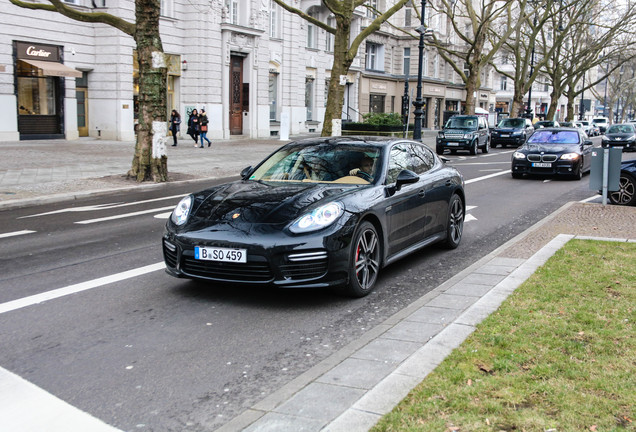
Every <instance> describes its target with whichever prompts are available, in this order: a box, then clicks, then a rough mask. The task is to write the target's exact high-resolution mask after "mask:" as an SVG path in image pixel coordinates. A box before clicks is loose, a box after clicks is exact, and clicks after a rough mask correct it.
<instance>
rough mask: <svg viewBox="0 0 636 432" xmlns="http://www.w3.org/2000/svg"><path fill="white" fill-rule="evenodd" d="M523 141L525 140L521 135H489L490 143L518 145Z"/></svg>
mask: <svg viewBox="0 0 636 432" xmlns="http://www.w3.org/2000/svg"><path fill="white" fill-rule="evenodd" d="M524 142H525V138H524V137H523V135H507V136H503V135H495V134H492V135H491V136H490V143H491V144H492V145H498V144H503V145H516V146H520V145H522V144H523V143H524Z"/></svg>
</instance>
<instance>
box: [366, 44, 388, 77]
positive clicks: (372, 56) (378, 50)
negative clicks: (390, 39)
mask: <svg viewBox="0 0 636 432" xmlns="http://www.w3.org/2000/svg"><path fill="white" fill-rule="evenodd" d="M366 68H367V69H368V70H374V71H382V72H384V45H380V44H376V43H371V42H369V43H367V64H366Z"/></svg>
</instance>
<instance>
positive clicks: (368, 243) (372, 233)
mask: <svg viewBox="0 0 636 432" xmlns="http://www.w3.org/2000/svg"><path fill="white" fill-rule="evenodd" d="M381 250H382V247H381V244H380V237H379V236H378V231H377V230H376V228H375V226H374V225H373V224H372V223H371V222H368V221H364V222H362V223H361V224H360V226H359V227H358V228H357V229H356V232H355V234H354V236H353V242H352V243H351V251H350V254H349V283H348V284H347V286H346V287H345V292H346V294H347V295H349V296H351V297H364V296H366V295H367V294H369V293H370V292H371V291H373V288H375V283H376V281H377V279H378V274H379V273H380V264H381Z"/></svg>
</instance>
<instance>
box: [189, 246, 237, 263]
mask: <svg viewBox="0 0 636 432" xmlns="http://www.w3.org/2000/svg"><path fill="white" fill-rule="evenodd" d="M194 259H198V260H205V261H223V262H238V263H246V262H247V250H246V249H230V248H215V247H203V246H195V247H194Z"/></svg>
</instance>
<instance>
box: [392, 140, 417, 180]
mask: <svg viewBox="0 0 636 432" xmlns="http://www.w3.org/2000/svg"><path fill="white" fill-rule="evenodd" d="M405 169H407V170H411V171H413V166H412V163H411V152H410V151H409V149H408V146H407V145H405V144H396V145H394V146H393V147H392V148H391V153H390V155H389V169H388V171H387V176H386V184H387V185H389V184H392V183H395V182H396V181H397V177H398V175H399V174H400V172H401V171H402V170H405Z"/></svg>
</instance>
